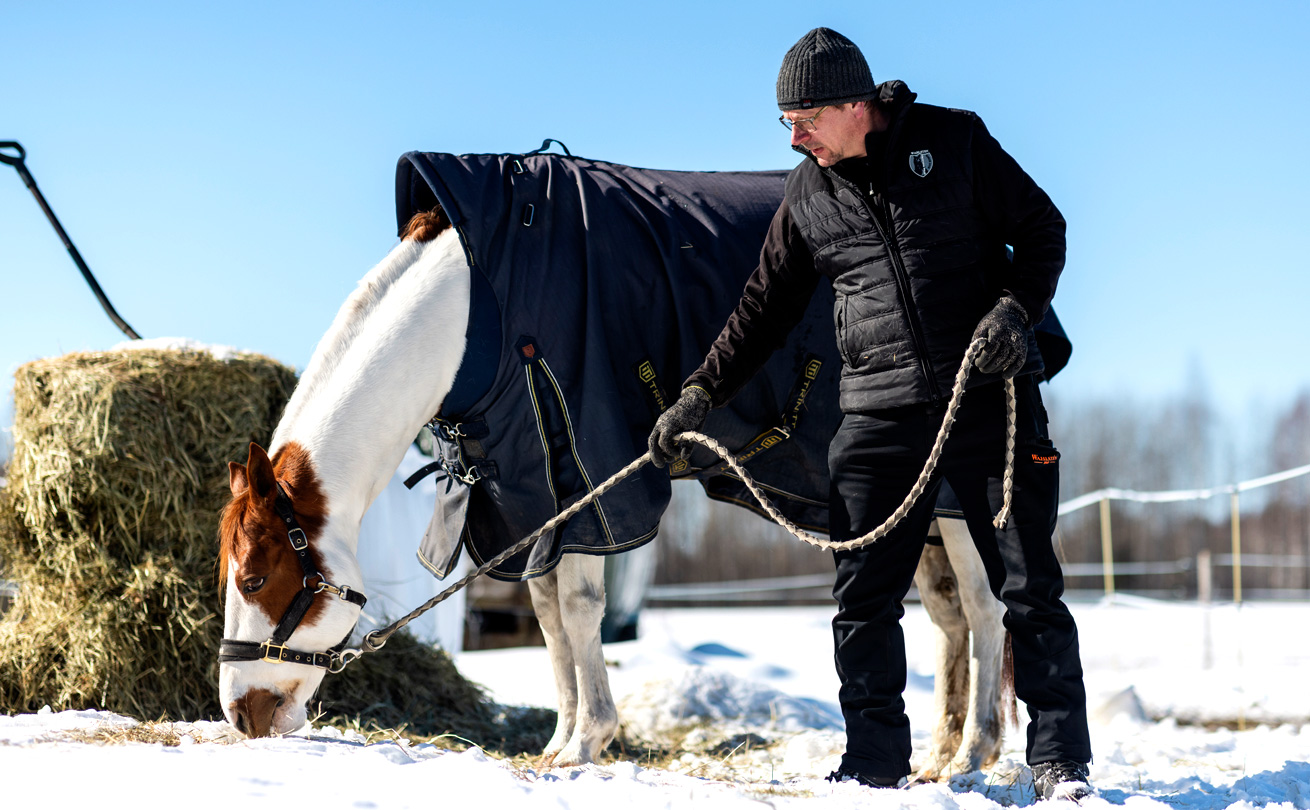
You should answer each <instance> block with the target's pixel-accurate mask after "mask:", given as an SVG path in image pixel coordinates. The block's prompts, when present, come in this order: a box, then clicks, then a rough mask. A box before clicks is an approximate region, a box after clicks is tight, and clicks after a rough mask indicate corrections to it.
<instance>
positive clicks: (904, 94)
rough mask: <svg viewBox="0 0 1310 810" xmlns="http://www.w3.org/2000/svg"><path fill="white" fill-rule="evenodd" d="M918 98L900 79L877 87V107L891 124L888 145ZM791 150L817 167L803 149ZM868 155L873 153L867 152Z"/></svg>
mask: <svg viewBox="0 0 1310 810" xmlns="http://www.w3.org/2000/svg"><path fill="white" fill-rule="evenodd" d="M918 97H919V94H918V93H915V92H912V91H911V90H910V88H909V86H907V85H906V84H905V82H903V81H901V80H900V79H890V80H888V81H885V82H883V83H882V84H880V85H878V106H879V107H881V108H882V111H883V113H884V114H886V116H887V117H888V118H889V119H890V120H891V124H890V126H888V128H887V142H888V143H889V144H890V143H891V142H892V141H894V140H895V137H896V135H897V133H899V132H900V129H901V124H902V123H903V122H904V121H905V116H906V114H907V113H908V112H909V110H910V107H911V106H912V105H913V104H914V100H915V99H916V98H918ZM872 134H873V133H870V135H872ZM792 149H795V150H796V151H797V152H800V153H801V154H802V155H804V156H805V157H806V158H808V159H809V160H811V161H813V163H814V165H816V166H818V165H819V162H818V161H817V160H815V159H814V156H813V155H811V154H810V153H809V152H808V151H807V150H806V149H805V147H803V146H793V147H792ZM866 151H868V150H866ZM869 154H873V153H872V152H869ZM820 168H821V169H822V168H823V167H821V166H820ZM829 168H832V167H829Z"/></svg>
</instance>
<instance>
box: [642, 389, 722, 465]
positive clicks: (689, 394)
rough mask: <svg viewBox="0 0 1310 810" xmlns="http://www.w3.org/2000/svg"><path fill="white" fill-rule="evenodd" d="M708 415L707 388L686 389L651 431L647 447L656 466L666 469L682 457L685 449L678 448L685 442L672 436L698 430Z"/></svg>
mask: <svg viewBox="0 0 1310 810" xmlns="http://www.w3.org/2000/svg"><path fill="white" fill-rule="evenodd" d="M709 412H710V395H709V394H707V393H705V389H703V388H698V387H697V386H694V385H693V386H689V387H687V388H685V389H683V391H682V396H680V397H678V401H677V402H675V403H673V405H671V406H670V407H669V409H668V410H667V411H665V412H664V413H662V414H660V418H659V419H658V420H656V422H655V429H654V430H652V431H651V432H650V439H649V440H648V441H647V444H649V445H650V455H651V459H652V460H653V461H654V462H655V466H656V467H663V466H665V465H666V464H668V463H669V462H670V461H673V459H675V458H678V457H679V456H680V455H681V453H682V452H683V450H682V449H680V447H679V445H681V444H683V443H681V442H675V441H674V440H673V437H674V436H677V435H678V434H679V433H685V432H687V431H689V430H696V431H699V430H700V429H701V427H702V426H703V425H704V424H705V416H706V414H708V413H709ZM683 446H684V447H685V445H683Z"/></svg>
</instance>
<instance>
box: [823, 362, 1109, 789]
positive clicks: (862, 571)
mask: <svg viewBox="0 0 1310 810" xmlns="http://www.w3.org/2000/svg"><path fill="white" fill-rule="evenodd" d="M1015 388H1016V396H1017V400H1018V421H1017V425H1016V428H1017V431H1016V442H1015V470H1014V492H1013V500H1012V507H1011V509H1012V514H1011V517H1010V521H1009V523H1008V525H1007V526H1006V528H1004V529H996V528H995V527H993V525H992V519H993V517H994V516H995V515H996V514H997V513H998V512H999V511H1000V509H1001V499H1002V476H1003V473H1004V468H1005V424H1006V408H1005V389H1004V385H1003V384H1002V383H994V384H987V385H983V386H980V387H978V388H975V389H971V390H969V391H967V392H966V393H965V395H964V399H963V401H962V403H961V407H960V410H959V411H958V413H957V416H956V421H955V426H954V428H953V430H952V431H951V435H950V437H949V438H948V439H947V441H946V445H945V448H944V450H943V453H942V458H941V461H940V463H939V465H938V468H937V473H936V475H935V476H934V480H933V483H932V485H931V486H930V488H929V490H928V491H927V492H925V493H924V495H923V497H922V498H920V499H919V501H918V503H917V504H916V506H915V507H914V508H913V509H912V510H911V511H910V513H909V514H908V515H907V516H906V517H905V519H904V520H902V521H901V523H900V524H899V525H897V527H896V528H895V529H893V530H892V531H891V532H890V533H889V534H888V535H886V536H885V537H884V538H883V539H881V540H879V541H878V542H877V543H874V544H873V545H870V546H866V547H865V548H863V549H860V550H857V551H846V552H837V553H836V554H835V557H836V563H837V581H836V584H835V585H834V587H833V595H834V596H835V597H836V598H837V604H838V609H837V615H836V617H835V618H834V619H833V622H832V627H833V638H834V641H835V644H836V661H837V673H838V675H839V676H840V677H841V692H840V700H841V706H842V713H843V715H844V716H845V719H846V737H847V740H846V754H845V756H844V757H843V758H842V765H843V767H847V768H850V769H852V770H855V771H858V772H860V773H864V774H867V775H870V776H904V775H906V774H908V773H909V772H910V723H909V720H908V718H907V717H906V716H905V702H904V700H903V699H902V696H901V693H902V692H904V690H905V682H906V663H905V637H904V636H903V635H902V632H901V626H900V618H901V616H902V615H904V613H905V610H904V608H903V606H902V600H903V599H904V598H905V594H906V593H907V592H908V591H909V589H910V585H911V583H912V582H913V581H914V572H915V569H916V567H917V566H918V564H919V557H920V555H921V554H922V553H923V545H924V540H925V537H926V535H927V532H928V524H929V523H930V522H931V521H932V508H933V503H934V502H935V500H936V497H937V490H938V489H939V488H940V486H941V480H942V479H943V478H944V479H945V480H947V481H949V482H950V484H951V487H952V488H953V489H954V490H955V493H956V494H957V496H958V497H959V499H960V506H961V508H962V509H963V511H964V516H965V521H966V523H967V524H968V526H969V532H970V533H971V534H972V535H973V539H974V544H975V545H976V546H977V548H978V552H979V554H980V555H981V557H982V561H983V565H984V567H985V568H986V570H987V577H988V581H989V584H990V586H991V589H992V593H994V594H995V595H996V597H997V598H998V599H1000V600H1001V601H1002V602H1003V603H1004V604H1005V607H1006V613H1005V626H1006V628H1007V629H1009V631H1010V634H1011V640H1012V644H1013V651H1014V677H1015V693H1016V695H1017V696H1018V697H1019V699H1020V700H1022V701H1024V703H1025V704H1027V706H1028V715H1029V718H1030V721H1029V724H1028V761H1029V763H1033V764H1035V763H1038V762H1048V761H1052V760H1072V761H1074V762H1089V761H1091V744H1090V741H1089V739H1088V733H1087V708H1086V702H1087V699H1086V694H1085V692H1084V689H1083V674H1082V664H1081V662H1080V660H1079V656H1078V631H1077V628H1076V627H1075V626H1074V621H1073V617H1072V616H1071V615H1070V614H1069V610H1068V608H1067V607H1065V605H1064V603H1063V602H1062V601H1061V599H1060V597H1061V595H1062V594H1063V593H1064V581H1063V576H1062V574H1061V572H1060V563H1059V561H1058V560H1057V559H1056V556H1055V551H1054V548H1053V546H1052V543H1051V537H1052V534H1053V532H1054V531H1055V516H1056V505H1057V501H1058V497H1059V463H1058V459H1059V454H1058V453H1057V452H1056V450H1055V448H1054V447H1053V446H1052V444H1051V441H1050V439H1049V437H1048V435H1047V431H1046V410H1045V408H1044V407H1043V406H1042V399H1041V394H1040V392H1039V391H1038V390H1037V381H1036V380H1035V379H1034V378H1033V377H1031V376H1025V377H1020V378H1018V379H1016V380H1015ZM944 415H945V408H944V407H939V406H932V405H914V406H907V407H903V408H891V409H887V410H882V411H875V412H869V413H859V414H847V415H846V416H845V418H844V419H843V420H842V424H841V427H840V429H838V431H837V435H836V436H835V437H834V438H833V441H832V445H831V446H830V448H829V455H828V465H829V469H830V472H831V475H832V498H831V509H832V519H831V536H832V539H833V540H839V541H840V540H848V539H851V538H853V537H859V536H860V535H863V534H865V533H867V532H869V531H870V530H872V529H873V528H875V527H877V526H878V525H880V524H881V523H882V522H883V521H884V520H886V518H887V517H888V516H889V515H890V514H891V513H892V512H893V511H895V509H896V507H897V506H899V505H900V504H901V502H902V501H903V500H904V498H905V495H906V494H907V493H908V492H909V491H910V488H911V486H912V485H913V484H914V482H915V480H916V479H917V478H918V476H919V473H920V472H921V471H922V469H923V466H924V462H925V461H926V460H927V458H928V453H929V451H930V450H931V449H932V444H933V441H934V439H935V438H936V436H937V431H938V429H939V428H940V427H941V423H942V418H943V416H944Z"/></svg>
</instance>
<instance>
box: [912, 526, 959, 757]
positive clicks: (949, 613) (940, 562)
mask: <svg viewBox="0 0 1310 810" xmlns="http://www.w3.org/2000/svg"><path fill="white" fill-rule="evenodd" d="M943 522H945V521H942V520H938V521H937V523H938V525H940V524H942V523H943ZM914 584H915V585H916V586H917V587H918V589H919V598H920V599H921V600H922V601H923V606H924V609H925V610H927V611H928V618H930V619H932V623H933V631H934V636H935V638H936V646H937V668H936V677H935V678H934V680H933V707H934V714H935V715H936V718H937V720H936V723H935V724H934V726H933V732H932V748H931V749H930V750H929V752H928V758H927V759H926V760H925V761H924V764H923V766H922V767H921V768H920V769H919V773H918V774H916V775H915V779H916V780H920V781H927V780H935V779H940V778H943V777H949V776H950V770H949V769H950V763H951V760H952V758H953V757H954V756H955V752H956V750H957V749H958V748H959V747H960V736H961V733H962V730H963V728H964V723H965V712H966V711H967V708H968V701H967V694H968V691H969V665H968V659H969V626H968V625H967V624H966V623H965V619H964V612H963V610H962V609H961V607H960V594H959V588H958V587H957V585H956V581H955V575H954V572H952V570H951V562H950V560H949V559H948V558H947V556H946V550H945V549H944V548H942V547H941V546H934V545H926V546H924V548H923V557H922V558H920V560H919V567H918V569H917V570H916V571H915V572H914Z"/></svg>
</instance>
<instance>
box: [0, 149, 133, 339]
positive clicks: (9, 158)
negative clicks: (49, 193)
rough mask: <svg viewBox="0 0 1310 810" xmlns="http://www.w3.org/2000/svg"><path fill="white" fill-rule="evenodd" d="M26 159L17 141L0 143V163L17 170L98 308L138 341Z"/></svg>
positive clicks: (25, 151) (24, 150) (24, 152)
mask: <svg viewBox="0 0 1310 810" xmlns="http://www.w3.org/2000/svg"><path fill="white" fill-rule="evenodd" d="M5 149H13V150H14V151H15V152H17V153H18V154H17V155H11V154H8V153H6V152H4V151H3V150H5ZM26 159H27V150H26V149H24V148H23V146H22V144H20V143H19V142H18V141H0V163H4V164H7V165H9V166H13V167H14V168H15V169H17V170H18V176H19V177H21V178H23V183H24V185H26V186H27V188H28V190H29V191H31V192H32V196H33V197H36V202H37V204H38V205H40V206H41V210H42V211H44V212H45V215H46V219H48V220H50V224H51V225H53V226H55V233H57V234H59V238H60V239H61V240H62V241H63V243H64V247H66V248H68V255H70V256H72V257H73V263H74V264H76V265H77V269H78V270H81V271H82V278H84V279H86V283H87V284H89V285H90V286H91V292H93V293H95V296H96V300H97V301H99V302H100V306H102V307H104V310H105V314H106V315H108V316H109V319H110V320H111V321H113V322H114V324H115V325H116V326H117V327H118V328H119V329H122V330H123V333H124V334H126V335H127V336H128V337H130V338H132V339H133V340H140V339H141V336H140V335H138V334H137V333H136V330H135V329H133V328H132V327H130V326H128V325H127V321H125V320H123V318H122V316H120V315H119V314H118V312H117V310H115V309H114V305H113V304H111V303H109V298H108V297H107V296H106V295H105V291H104V290H102V289H100V284H99V283H97V282H96V277H95V276H93V275H91V268H89V267H87V266H86V262H85V261H83V260H82V254H81V253H78V252H77V247H76V246H74V245H73V240H72V239H69V238H68V234H67V233H66V232H65V231H64V226H62V225H60V224H59V218H58V217H56V216H55V212H54V211H52V210H50V204H49V203H47V202H46V201H45V197H44V196H42V194H41V189H39V188H37V187H36V180H35V179H33V178H32V173H31V172H29V171H28V170H27V164H26V163H25V162H24V161H25V160H26Z"/></svg>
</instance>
